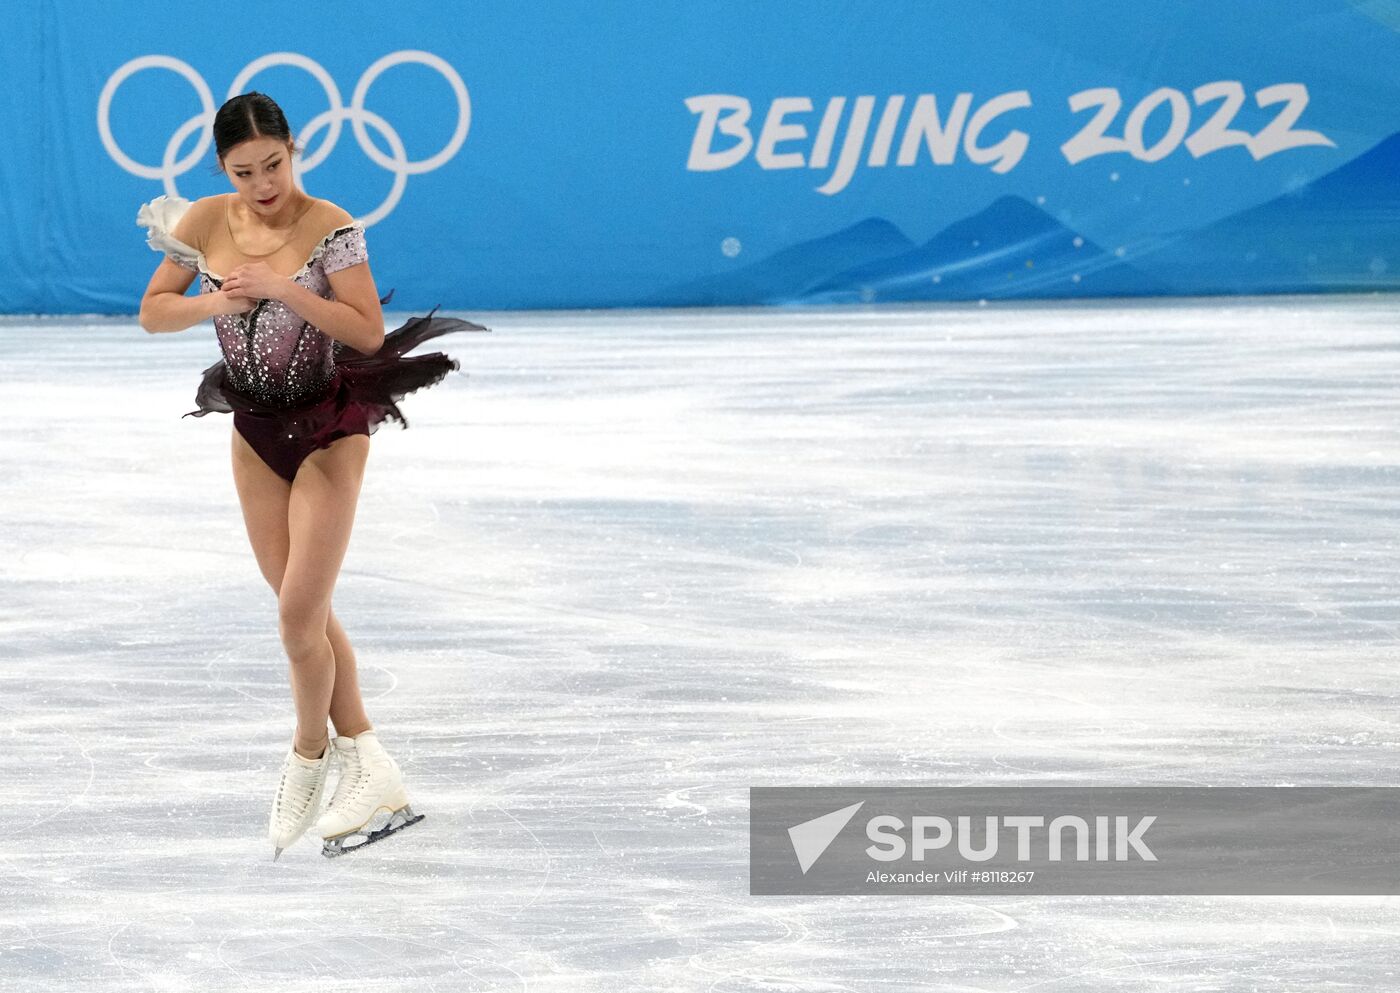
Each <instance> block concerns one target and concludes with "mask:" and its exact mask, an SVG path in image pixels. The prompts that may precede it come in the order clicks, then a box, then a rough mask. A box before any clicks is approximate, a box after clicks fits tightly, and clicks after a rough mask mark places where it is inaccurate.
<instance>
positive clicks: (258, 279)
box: [224, 262, 292, 300]
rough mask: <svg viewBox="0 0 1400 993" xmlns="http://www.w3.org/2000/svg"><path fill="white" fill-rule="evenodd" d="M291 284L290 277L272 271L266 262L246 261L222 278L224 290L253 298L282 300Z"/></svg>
mask: <svg viewBox="0 0 1400 993" xmlns="http://www.w3.org/2000/svg"><path fill="white" fill-rule="evenodd" d="M291 286H292V281H291V279H290V278H288V277H287V276H281V275H278V274H277V273H275V272H273V271H272V267H271V266H269V265H268V264H267V263H266V262H246V263H244V264H243V265H241V266H239V267H238V268H237V269H235V270H233V272H231V273H229V274H228V278H227V279H225V280H224V292H226V293H236V294H238V295H239V296H246V297H253V298H254V299H255V300H282V299H284V298H285V297H286V296H287V291H288V290H289V289H291Z"/></svg>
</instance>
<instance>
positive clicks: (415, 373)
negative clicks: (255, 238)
mask: <svg viewBox="0 0 1400 993" xmlns="http://www.w3.org/2000/svg"><path fill="white" fill-rule="evenodd" d="M189 207H190V201H188V200H186V199H184V198H183V197H174V198H171V197H167V196H159V197H156V198H155V199H154V200H152V201H151V202H150V203H146V204H142V205H141V209H140V210H139V211H138V212H137V215H136V223H137V224H138V225H140V226H142V227H145V228H147V229H148V231H149V232H150V233H149V235H148V236H147V238H146V244H147V245H149V246H150V247H151V248H152V249H154V250H155V251H157V252H161V253H163V254H164V255H165V256H166V257H167V258H169V259H170V260H171V261H173V262H175V263H177V264H179V265H182V266H184V267H185V268H187V269H190V270H193V271H194V272H196V273H198V274H199V277H200V284H199V291H200V292H201V293H213V292H215V291H216V290H218V289H219V288H220V287H221V286H222V285H223V277H222V276H220V275H218V274H216V273H213V272H210V271H209V266H208V264H207V263H206V262H205V259H204V253H203V252H200V251H198V250H197V249H195V248H192V247H190V246H189V245H187V244H185V243H184V242H182V241H180V240H178V239H176V238H175V237H174V236H173V235H172V234H171V231H173V230H174V229H175V225H176V223H178V221H179V219H180V217H181V216H182V215H183V214H184V212H185V211H186V210H188V209H189ZM368 258H369V255H368V252H367V250H366V247H365V231H364V225H363V224H361V223H360V222H359V221H352V222H351V223H349V224H347V225H344V226H343V227H339V228H337V229H336V230H334V231H332V232H331V233H330V234H328V235H326V237H324V238H323V239H321V243H320V244H319V245H317V246H316V248H315V250H314V251H312V253H311V257H310V258H308V259H307V260H306V262H305V264H303V265H302V267H301V268H300V269H299V270H298V271H297V272H296V273H295V274H294V275H293V276H292V277H291V278H292V279H293V280H294V281H295V282H297V283H299V284H301V285H302V286H305V287H306V288H307V289H309V290H311V291H312V292H313V293H316V294H318V295H319V296H322V297H324V298H326V299H328V300H333V299H335V293H334V292H333V291H332V290H331V285H330V281H329V279H327V276H328V275H329V274H330V273H333V272H336V271H337V270H340V269H344V268H345V267H347V266H352V265H355V264H356V263H359V262H364V261H367V259H368ZM392 296H393V291H392V290H391V291H390V292H389V295H388V296H386V297H384V298H383V300H381V301H380V302H381V303H388V302H389V297H392ZM436 312H437V308H436V307H435V308H433V310H432V312H430V313H429V314H428V315H427V316H426V317H415V318H413V319H412V320H410V321H409V322H408V323H407V324H404V325H403V326H402V327H400V328H398V329H397V330H395V331H391V332H389V333H388V334H387V335H386V336H385V338H384V344H383V345H382V346H381V347H380V348H379V350H378V351H376V352H375V353H374V354H373V355H364V354H362V353H360V352H358V351H356V350H355V349H353V348H351V347H349V346H348V345H345V344H344V343H343V342H339V341H336V340H335V339H334V338H332V337H330V336H329V335H327V334H326V333H324V332H323V331H321V330H319V329H318V328H315V327H313V326H312V325H310V324H308V323H307V322H306V321H304V320H302V318H301V317H300V316H298V315H297V313H296V312H295V311H293V310H292V309H291V308H289V307H288V306H287V305H286V304H284V303H283V302H282V301H280V300H259V301H258V302H257V305H256V306H255V307H254V308H253V309H252V310H250V311H248V312H247V313H244V314H217V315H215V317H214V328H215V330H216V332H217V333H218V338H219V347H220V349H221V350H222V351H223V354H224V357H223V359H221V360H220V361H218V362H216V363H214V364H213V365H212V366H210V367H209V368H208V369H205V370H204V379H203V381H202V382H201V383H200V385H199V390H198V392H197V393H196V394H195V403H196V404H197V405H198V409H197V410H192V411H190V412H189V413H188V414H186V415H185V416H186V417H190V416H194V417H203V416H204V415H205V414H208V413H225V414H226V413H232V414H233V425H234V428H235V429H237V431H238V433H239V434H241V435H242V436H243V437H244V438H245V439H246V440H247V442H248V444H249V445H250V446H251V447H252V448H253V450H254V451H256V452H257V453H258V455H259V456H260V457H261V458H262V460H263V461H264V462H266V463H267V464H268V466H269V467H271V468H272V469H273V471H275V472H276V473H277V474H278V475H279V476H281V477H282V478H283V479H285V480H287V481H288V482H291V481H292V480H293V479H294V478H295V477H296V471H297V468H298V467H299V466H300V465H301V463H302V460H303V459H305V458H306V456H308V455H310V454H311V453H312V452H314V451H315V450H316V449H318V448H325V447H327V446H328V445H330V443H331V442H333V441H335V440H336V439H337V438H343V437H345V436H346V435H351V434H365V435H368V434H373V433H374V432H375V430H376V429H377V428H378V427H379V425H380V423H381V422H383V421H384V420H385V419H386V418H393V419H394V420H397V421H398V422H399V423H400V424H402V425H403V426H404V427H405V428H406V427H408V420H407V419H406V418H405V417H404V416H403V412H402V411H401V410H400V409H399V405H398V401H400V400H402V399H403V398H404V396H406V395H407V394H409V393H412V392H413V391H414V390H419V389H423V388H424V387H428V386H432V385H433V384H434V383H438V382H440V381H441V380H442V379H443V377H445V376H446V375H447V374H448V373H449V372H451V371H453V370H455V369H458V368H460V366H459V364H458V362H457V360H456V359H453V358H449V357H448V356H446V355H444V354H443V353H441V352H431V353H429V354H427V355H411V356H408V355H405V354H404V353H405V352H408V351H410V350H411V349H413V348H415V347H417V346H418V345H420V344H422V343H423V342H425V341H427V340H428V339H430V338H436V337H438V336H439V335H444V334H450V333H451V332H454V331H486V330H489V329H487V328H484V327H482V326H481V325H480V324H472V323H471V322H470V321H462V320H457V319H456V318H450V317H434V316H433V314H435V313H436Z"/></svg>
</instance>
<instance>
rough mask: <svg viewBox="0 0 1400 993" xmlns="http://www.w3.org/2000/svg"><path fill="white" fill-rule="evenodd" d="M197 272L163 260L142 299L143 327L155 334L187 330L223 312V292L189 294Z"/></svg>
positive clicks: (141, 319) (141, 320)
mask: <svg viewBox="0 0 1400 993" xmlns="http://www.w3.org/2000/svg"><path fill="white" fill-rule="evenodd" d="M194 277H195V274H194V273H193V272H191V271H190V270H188V269H186V268H184V267H183V266H181V265H180V264H179V263H176V262H172V261H170V260H169V259H166V260H164V261H163V262H161V264H160V266H159V267H158V268H157V269H156V271H155V275H153V276H152V277H151V283H150V285H149V286H147V287H146V294H145V296H143V297H142V298H141V314H140V317H139V320H140V322H141V327H143V328H145V329H146V330H147V331H149V332H151V333H152V334H157V333H159V332H161V331H183V330H185V329H186V328H190V327H193V326H194V325H196V324H198V323H199V322H201V321H207V320H209V319H210V318H211V317H213V316H214V315H215V314H217V313H220V312H221V307H222V305H223V303H225V301H219V300H216V299H215V298H216V297H222V296H223V293H222V292H219V293H201V294H199V296H193V297H187V296H185V291H186V290H187V289H189V287H190V283H192V282H194Z"/></svg>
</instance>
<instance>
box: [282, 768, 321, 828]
mask: <svg viewBox="0 0 1400 993" xmlns="http://www.w3.org/2000/svg"><path fill="white" fill-rule="evenodd" d="M319 772H320V767H319V766H304V765H301V764H299V763H297V762H294V761H292V759H291V758H290V757H288V759H287V760H286V761H285V762H284V763H283V764H282V781H281V782H280V783H278V784H277V813H278V818H277V819H278V821H280V822H281V823H283V824H289V825H290V824H297V823H300V821H301V819H302V818H303V817H305V816H306V812H307V810H308V809H309V808H310V806H311V797H312V796H313V795H314V794H315V792H316V779H317V776H318V774H319Z"/></svg>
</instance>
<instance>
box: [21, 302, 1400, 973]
mask: <svg viewBox="0 0 1400 993" xmlns="http://www.w3.org/2000/svg"><path fill="white" fill-rule="evenodd" d="M408 316H409V315H408V314H406V313H402V312H396V313H393V314H390V315H388V317H389V320H390V325H389V326H390V328H393V327H396V326H397V325H398V324H399V323H401V322H402V321H403V320H405V319H406V318H407V317H408ZM455 316H462V317H466V318H468V319H471V320H474V321H478V322H480V323H482V324H485V325H487V326H489V327H490V328H492V331H491V333H490V334H471V335H468V334H456V335H450V336H448V337H446V338H443V339H439V340H438V341H436V342H433V343H430V345H428V346H425V347H424V349H422V350H423V351H433V350H442V351H447V352H449V353H450V354H453V355H455V356H456V357H458V358H459V359H460V360H461V362H462V369H463V372H462V373H459V374H455V375H453V376H451V377H449V378H448V379H447V380H446V381H445V382H444V383H443V384H441V385H439V386H437V387H435V388H433V389H431V390H428V391H425V392H422V393H420V394H415V395H413V396H410V397H409V398H408V399H407V400H406V401H405V403H404V406H403V409H404V413H405V414H406V415H407V417H408V420H409V424H410V427H409V429H408V430H407V431H402V430H400V429H399V428H398V426H397V425H393V424H389V425H385V426H384V427H382V428H381V429H380V431H379V432H378V433H377V434H376V435H375V436H374V440H373V444H372V450H371V455H370V462H369V469H368V472H367V476H366V480H365V484H364V489H363V491H362V496H361V500H360V504H359V511H358V516H357V520H356V529H355V534H354V537H353V538H352V540H351V544H350V549H349V553H348V556H347V558H346V562H345V566H344V570H343V572H342V574H341V578H340V582H339V585H338V587H337V593H336V599H335V610H336V613H337V615H338V616H339V617H340V618H341V620H342V622H343V623H344V625H345V627H346V630H347V631H348V633H349V636H350V638H351V640H352V642H353V643H354V645H355V648H356V651H357V653H358V657H359V666H360V680H361V685H362V687H363V689H364V695H365V699H366V703H367V707H368V710H369V715H370V718H371V720H372V721H373V722H374V724H375V726H376V728H377V729H378V731H379V736H380V738H381V740H382V741H383V743H384V745H385V746H386V748H387V749H388V750H389V752H390V753H391V754H393V755H394V756H395V757H396V758H397V759H398V761H399V763H400V765H401V766H402V768H403V771H404V776H405V781H406V784H407V788H408V793H409V797H410V800H411V802H412V803H413V806H414V808H415V810H416V811H418V812H420V813H423V814H425V815H426V819H425V820H424V821H423V822H421V823H420V824H417V825H415V826H413V827H411V828H409V829H407V830H405V831H404V832H402V833H401V834H399V835H396V836H395V837H393V838H390V839H387V840H386V841H384V842H382V843H380V844H377V845H374V846H373V847H371V848H369V849H366V850H365V851H361V852H356V853H353V854H351V855H347V856H345V857H343V858H340V859H334V860H331V859H325V858H323V857H322V856H321V855H320V853H319V842H318V839H314V838H311V837H306V838H303V839H302V840H301V841H299V842H297V843H296V844H295V845H294V846H292V847H291V848H289V849H288V850H287V851H286V852H284V853H283V854H282V857H281V859H280V860H279V861H278V862H276V863H274V862H273V861H272V850H271V845H270V843H269V842H268V840H267V838H266V824H267V815H268V809H269V807H270V804H271V802H272V793H273V790H274V788H275V786H276V781H277V775H278V772H279V770H280V763H281V760H282V758H283V756H284V755H285V753H286V750H287V748H288V746H289V744H290V740H291V734H292V728H293V724H294V715H293V710H292V705H291V697H290V691H289V688H288V682H287V663H286V659H285V656H284V655H283V653H282V648H281V644H280V641H279V639H278V633H277V617H276V599H275V596H274V595H273V593H272V591H271V589H270V588H269V587H268V586H267V585H266V584H265V583H264V582H263V580H262V578H261V576H260V575H259V573H258V571H257V568H256V565H255V564H254V560H253V557H252V553H251V551H250V548H249V546H248V542H247V537H246V535H245V532H244V529H243V521H242V517H241V515H240V511H239V506H238V502H237V497H236V494H235V492H234V488H233V482H232V478H231V472H230V459H229V449H230V432H231V430H232V429H231V419H230V418H229V417H228V416H227V415H223V416H220V415H210V416H208V417H204V418H202V419H201V418H193V417H191V418H185V419H182V418H181V416H180V415H182V414H183V413H185V412H186V411H189V410H192V409H194V390H195V387H196V385H197V383H198V381H199V376H200V372H201V371H202V370H203V369H204V368H205V367H206V366H207V365H209V364H210V363H212V362H213V361H214V360H215V359H217V358H218V347H217V344H216V342H215V340H214V337H213V330H212V327H211V326H210V325H209V324H207V323H206V324H204V325H201V326H197V327H196V328H194V329H192V330H190V331H188V332H184V333H180V334H161V335H148V334H146V333H145V332H143V331H142V330H141V329H140V328H139V327H138V326H137V324H136V322H135V320H134V319H130V318H128V319H108V318H100V319H92V320H73V319H56V318H55V319H41V320H35V319H33V318H4V319H0V379H2V380H3V388H2V392H0V396H2V397H3V405H4V409H3V414H4V423H5V434H4V438H3V442H2V443H0V494H3V496H0V509H2V510H3V523H0V718H2V719H3V725H0V726H2V727H3V731H0V783H3V787H2V788H3V801H4V806H5V808H6V810H7V812H8V815H9V823H8V826H7V828H6V830H5V831H4V833H3V841H0V990H3V991H5V993H9V991H16V993H18V991H25V993H28V991H62V993H98V991H101V993H125V991H201V993H202V991H225V990H227V991H245V990H251V991H264V990H266V991H274V990H275V991H279V993H294V991H305V990H336V991H340V990H364V991H369V993H396V991H416V993H422V991H441V993H447V991H475V990H483V991H484V990H501V991H521V993H524V991H559V993H565V991H567V993H616V991H638V993H642V991H645V993H664V991H718V993H738V991H837V990H840V991H870V993H885V991H903V990H940V991H949V993H954V991H956V993H1020V991H1035V993H1069V991H1085V993H1088V991H1095V993H1118V991H1139V990H1141V991H1147V990H1152V991H1162V990H1166V991H1173V993H1176V991H1182V993H1184V991H1250V990H1261V991H1265V990H1267V991H1304V990H1306V991H1313V990H1320V989H1324V988H1325V989H1328V990H1365V991H1375V990H1382V989H1394V988H1396V987H1397V985H1400V981H1398V980H1397V978H1396V974H1397V972H1400V942H1397V936H1400V903H1397V900H1395V899H1393V898H1374V897H1352V898H1344V897H1336V898H1324V897H1275V898H1262V897H1212V898H1204V897H1132V898H1124V897H1113V898H1109V897H1026V898H1005V897H982V898H976V897H974V898H968V899H959V898H953V897H946V896H927V897H924V896H913V897H902V898H901V897H815V898H783V897H754V896H750V895H749V894H748V789H749V787H751V786H760V785H769V786H780V785H793V786H797V785H814V786H816V785H821V786H830V785H843V784H844V785H853V786H854V785H884V784H901V785H937V786H959V785H1083V786H1091V785H1181V784H1189V785H1198V784H1199V785H1220V786H1224V785H1245V786H1274V785H1282V784H1295V785H1394V784H1395V782H1396V778H1397V777H1396V772H1395V767H1396V762H1397V744H1396V743H1397V740H1400V676H1398V675H1397V673H1400V664H1398V663H1397V632H1400V609H1398V608H1400V603H1398V602H1397V594H1398V593H1400V565H1397V523H1398V522H1400V517H1398V516H1397V511H1400V501H1398V500H1397V486H1398V485H1400V438H1397V427H1396V426H1397V424H1400V390H1397V382H1398V381H1400V378H1398V377H1400V334H1397V324H1398V323H1400V321H1397V318H1400V305H1398V304H1397V300H1396V298H1394V297H1385V296H1369V295H1368V296H1360V295H1358V296H1330V297H1324V296H1313V297H1302V296H1300V297H1270V298H1243V299H1239V298H1231V299H1225V298H1221V299H1196V300H1152V299H1144V300H1140V301H1127V302H1126V303H1125V302H1124V301H1115V302H1109V301H1102V302H1094V301H1091V302H1087V303H1060V304H1055V303H1039V304H1013V303H996V302H993V303H988V304H986V305H984V306H979V305H977V304H966V305H947V306H918V307H898V306H894V307H868V308H820V309H793V310H733V309H731V310H723V309H721V310H705V311H698V310H697V311H638V310H631V311H589V312H550V313H544V312H539V313H521V312H514V313H482V312H476V313H457V314H455Z"/></svg>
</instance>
